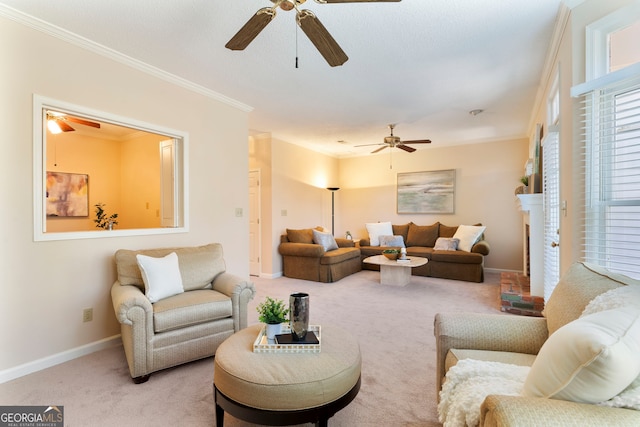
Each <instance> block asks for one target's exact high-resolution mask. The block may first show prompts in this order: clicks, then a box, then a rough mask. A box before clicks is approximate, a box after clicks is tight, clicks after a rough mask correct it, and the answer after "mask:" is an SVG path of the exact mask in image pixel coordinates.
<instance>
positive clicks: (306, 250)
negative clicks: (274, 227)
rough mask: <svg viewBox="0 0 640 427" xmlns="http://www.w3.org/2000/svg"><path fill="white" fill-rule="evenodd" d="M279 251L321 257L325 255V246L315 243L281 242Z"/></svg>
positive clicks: (289, 254) (282, 253)
mask: <svg viewBox="0 0 640 427" xmlns="http://www.w3.org/2000/svg"><path fill="white" fill-rule="evenodd" d="M278 252H279V253H280V255H288V256H304V257H314V258H320V257H321V256H323V255H324V248H323V247H322V245H316V244H314V243H280V246H278Z"/></svg>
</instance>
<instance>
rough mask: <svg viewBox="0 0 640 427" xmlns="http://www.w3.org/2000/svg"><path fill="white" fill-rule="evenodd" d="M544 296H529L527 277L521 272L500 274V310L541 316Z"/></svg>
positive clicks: (522, 314)
mask: <svg viewBox="0 0 640 427" xmlns="http://www.w3.org/2000/svg"><path fill="white" fill-rule="evenodd" d="M543 309H544V298H543V297H537V296H531V290H530V287H529V277H527V276H525V275H524V274H522V273H515V272H502V273H501V275H500V310H502V311H504V312H507V313H511V314H519V315H521V316H535V317H542V310H543Z"/></svg>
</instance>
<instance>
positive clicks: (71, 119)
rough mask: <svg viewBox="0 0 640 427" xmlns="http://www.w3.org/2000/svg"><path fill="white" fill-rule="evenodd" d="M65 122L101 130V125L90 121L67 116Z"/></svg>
mask: <svg viewBox="0 0 640 427" xmlns="http://www.w3.org/2000/svg"><path fill="white" fill-rule="evenodd" d="M64 120H66V121H68V122H73V123H78V124H80V125H85V126H91V127H92V128H96V129H100V123H96V122H92V121H90V120H85V119H79V118H78V117H69V116H65V118H64ZM67 126H68V125H67ZM63 130H64V129H63Z"/></svg>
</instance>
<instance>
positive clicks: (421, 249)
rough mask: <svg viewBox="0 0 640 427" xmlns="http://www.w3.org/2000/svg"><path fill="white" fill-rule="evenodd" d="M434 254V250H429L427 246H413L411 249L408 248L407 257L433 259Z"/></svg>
mask: <svg viewBox="0 0 640 427" xmlns="http://www.w3.org/2000/svg"><path fill="white" fill-rule="evenodd" d="M432 254H433V248H427V247H426V246H412V247H410V248H407V255H409V256H419V257H422V258H427V259H431V255H432ZM417 268H420V267H417ZM412 271H415V269H413V270H412Z"/></svg>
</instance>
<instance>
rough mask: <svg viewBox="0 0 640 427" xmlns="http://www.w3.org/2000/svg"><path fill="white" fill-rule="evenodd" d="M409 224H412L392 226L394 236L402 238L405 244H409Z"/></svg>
mask: <svg viewBox="0 0 640 427" xmlns="http://www.w3.org/2000/svg"><path fill="white" fill-rule="evenodd" d="M409 224H411V223H410V222H408V223H406V224H401V225H398V224H392V225H391V229H392V230H393V235H394V236H402V241H403V242H405V243H406V242H407V236H408V235H409Z"/></svg>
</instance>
